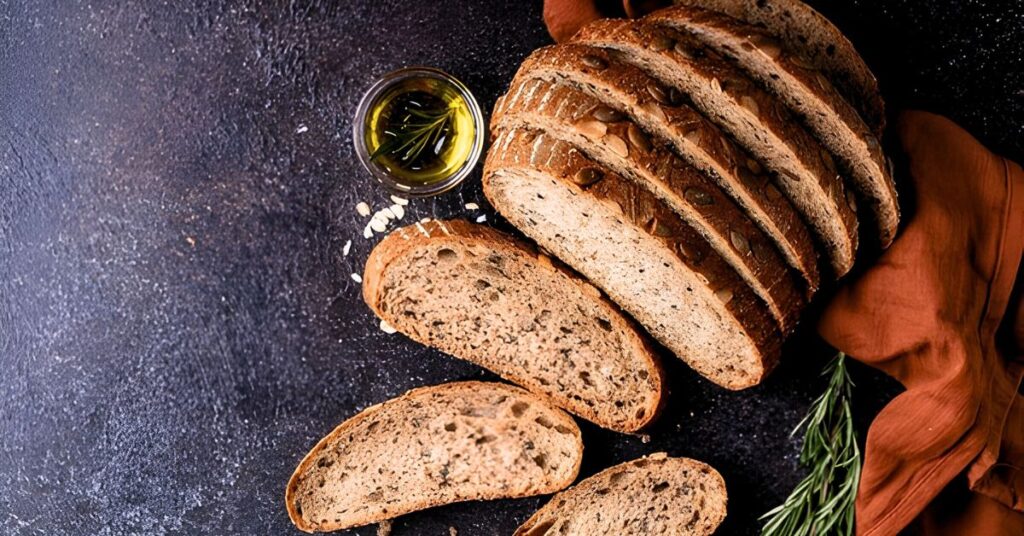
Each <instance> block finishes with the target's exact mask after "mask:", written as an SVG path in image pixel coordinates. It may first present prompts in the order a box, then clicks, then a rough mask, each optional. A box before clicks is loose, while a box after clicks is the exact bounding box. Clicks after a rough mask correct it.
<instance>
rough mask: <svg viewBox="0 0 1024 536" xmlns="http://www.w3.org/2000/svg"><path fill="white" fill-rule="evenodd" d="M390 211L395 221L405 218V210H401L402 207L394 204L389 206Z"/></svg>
mask: <svg viewBox="0 0 1024 536" xmlns="http://www.w3.org/2000/svg"><path fill="white" fill-rule="evenodd" d="M390 209H391V213H392V214H394V215H395V218H396V219H399V220H400V219H402V218H404V217H405V209H404V208H402V205H399V204H397V203H396V204H394V205H391V207H390Z"/></svg>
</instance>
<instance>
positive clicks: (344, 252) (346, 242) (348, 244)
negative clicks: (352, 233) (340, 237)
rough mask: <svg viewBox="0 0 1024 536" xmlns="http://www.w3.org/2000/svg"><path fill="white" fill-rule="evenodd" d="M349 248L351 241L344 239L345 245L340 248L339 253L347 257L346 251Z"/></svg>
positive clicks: (350, 247)
mask: <svg viewBox="0 0 1024 536" xmlns="http://www.w3.org/2000/svg"><path fill="white" fill-rule="evenodd" d="M351 249H352V241H351V240H347V241H345V247H343V248H341V254H342V255H343V256H345V257H348V252H349V251H350V250H351Z"/></svg>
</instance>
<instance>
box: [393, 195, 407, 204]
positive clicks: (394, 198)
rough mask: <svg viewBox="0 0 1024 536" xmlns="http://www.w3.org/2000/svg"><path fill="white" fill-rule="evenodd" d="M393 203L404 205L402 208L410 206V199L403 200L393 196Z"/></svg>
mask: <svg viewBox="0 0 1024 536" xmlns="http://www.w3.org/2000/svg"><path fill="white" fill-rule="evenodd" d="M391 202H393V203H394V204H396V205H402V206H405V205H408V204H409V200H408V199H403V198H401V197H398V196H397V195H393V196H391Z"/></svg>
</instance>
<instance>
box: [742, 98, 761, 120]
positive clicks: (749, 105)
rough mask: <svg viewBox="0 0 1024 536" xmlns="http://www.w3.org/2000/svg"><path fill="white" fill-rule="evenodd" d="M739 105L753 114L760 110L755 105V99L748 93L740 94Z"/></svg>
mask: <svg viewBox="0 0 1024 536" xmlns="http://www.w3.org/2000/svg"><path fill="white" fill-rule="evenodd" d="M740 106H742V107H744V108H746V109H747V110H749V111H750V113H752V114H754V115H757V114H758V112H760V111H761V109H760V107H759V106H758V105H757V101H756V100H754V98H753V97H751V96H750V95H742V96H740Z"/></svg>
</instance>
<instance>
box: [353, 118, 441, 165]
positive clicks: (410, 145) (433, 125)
mask: <svg viewBox="0 0 1024 536" xmlns="http://www.w3.org/2000/svg"><path fill="white" fill-rule="evenodd" d="M405 112H406V115H405V116H404V117H403V118H402V120H401V121H400V122H399V124H398V127H397V128H396V129H395V131H390V130H389V131H387V132H386V134H388V135H389V139H388V140H387V141H386V142H384V143H382V144H380V146H379V147H377V149H376V150H375V151H373V154H371V155H370V160H376V159H377V158H378V157H380V156H382V155H389V156H394V157H397V158H398V159H399V160H401V161H403V162H413V161H415V160H416V159H417V158H419V157H420V154H422V153H423V149H425V148H426V147H427V146H428V145H429V146H430V147H433V148H434V149H435V152H436V151H437V149H438V144H439V143H440V142H441V140H442V139H443V138H442V136H443V135H444V134H446V132H447V130H448V127H449V125H450V123H451V120H452V117H454V115H455V110H454V109H452V108H445V109H444V110H442V111H430V110H417V109H415V108H407V109H406V110H405Z"/></svg>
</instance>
